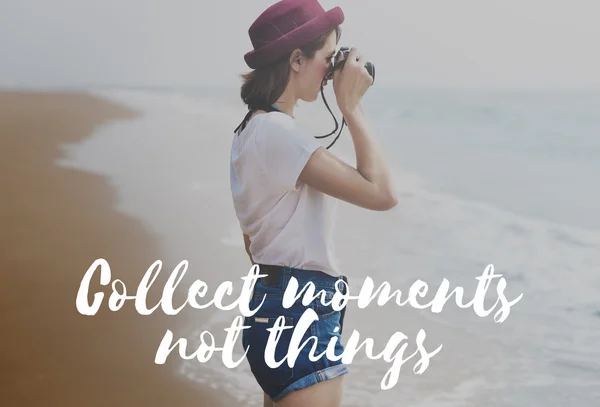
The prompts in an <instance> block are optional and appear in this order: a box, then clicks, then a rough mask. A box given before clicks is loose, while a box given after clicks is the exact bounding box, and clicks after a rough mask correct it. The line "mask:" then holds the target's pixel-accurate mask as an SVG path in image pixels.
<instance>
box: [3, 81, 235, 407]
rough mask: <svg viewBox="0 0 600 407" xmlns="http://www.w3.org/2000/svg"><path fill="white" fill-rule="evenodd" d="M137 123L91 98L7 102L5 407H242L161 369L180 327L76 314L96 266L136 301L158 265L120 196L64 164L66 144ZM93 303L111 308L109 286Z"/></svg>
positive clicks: (164, 321) (125, 312)
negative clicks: (160, 359) (158, 359)
mask: <svg viewBox="0 0 600 407" xmlns="http://www.w3.org/2000/svg"><path fill="white" fill-rule="evenodd" d="M136 114H137V113H136V112H135V111H132V110H130V109H127V108H124V107H122V106H118V105H115V104H112V103H109V102H107V101H104V100H100V99H97V98H94V97H91V96H88V95H85V94H75V93H43V92H41V93H34V92H13V91H4V92H0V222H1V228H2V232H1V233H0V327H1V335H0V405H2V406H11V407H12V406H40V405H44V406H48V407H50V406H57V407H58V406H60V407H65V406H78V407H79V406H86V407H92V406H220V405H235V404H236V403H234V402H232V401H231V400H229V399H227V398H225V396H224V395H222V394H215V393H214V392H212V391H210V390H207V389H203V388H200V387H198V385H195V384H191V383H189V382H187V381H185V380H183V379H182V378H180V377H179V376H178V375H176V374H174V372H173V370H174V366H175V365H174V364H173V363H174V362H177V361H178V360H174V359H175V358H170V359H169V360H168V361H167V363H166V364H165V365H156V364H154V356H155V353H156V349H157V347H158V344H159V343H160V340H161V339H162V336H163V335H164V333H165V330H166V329H167V328H172V327H173V325H175V324H176V323H177V321H178V318H179V316H177V317H168V318H166V317H165V316H164V314H160V313H155V314H153V315H150V316H140V315H139V314H138V313H137V312H136V311H135V309H134V308H133V304H129V303H128V304H126V305H125V306H124V307H123V308H122V309H121V310H120V311H118V312H112V311H110V310H109V309H108V306H107V305H106V300H107V298H105V299H104V302H103V305H102V307H101V308H100V311H99V312H98V313H97V314H96V315H95V316H83V315H81V314H79V312H78V311H77V309H76V307H75V298H76V295H77V291H78V288H79V284H80V283H81V279H82V277H83V275H84V273H85V272H86V270H87V269H88V267H89V266H90V265H91V264H92V263H93V262H94V260H95V259H97V258H105V259H106V260H107V261H108V262H109V263H110V266H111V269H112V274H113V278H119V279H121V280H123V282H124V283H125V284H126V286H127V288H128V290H129V292H128V294H129V295H133V294H134V293H135V292H134V290H135V288H136V287H137V285H138V284H139V282H140V280H141V278H142V276H143V274H144V273H145V272H146V270H147V268H148V267H149V266H150V265H151V264H152V263H153V262H154V261H155V260H157V259H160V258H161V253H160V249H159V247H158V242H157V241H156V239H155V238H154V237H153V236H152V235H151V234H150V233H148V231H147V230H145V229H144V227H143V226H142V224H141V223H140V222H139V221H137V220H135V219H132V218H129V217H127V216H124V215H122V214H120V213H117V212H116V211H115V210H114V209H113V205H114V202H115V191H114V189H113V188H112V187H111V186H110V185H108V183H107V182H106V180H105V179H104V178H103V177H100V176H97V175H94V174H90V173H84V172H79V171H75V170H72V169H67V168H63V167H60V166H58V165H56V164H55V163H56V160H57V159H58V158H59V157H60V154H61V150H60V145H61V144H62V143H72V142H77V141H79V140H81V139H83V138H84V137H86V136H88V135H89V134H90V133H91V132H92V131H93V130H94V129H95V128H96V127H97V126H99V125H101V124H103V123H106V122H107V121H113V120H127V119H130V118H133V117H135V116H136ZM173 266H174V265H167V264H165V269H170V270H172V269H173ZM163 274H164V276H161V278H162V279H165V278H166V277H168V274H167V273H163ZM161 278H159V281H157V282H156V284H155V287H156V289H154V290H152V291H151V294H152V298H154V299H155V298H157V295H160V294H161V293H160V291H159V290H160V289H162V285H161V284H160V283H161ZM153 288H154V287H153ZM94 292H104V293H106V294H105V297H107V296H108V293H110V286H109V287H100V286H99V285H98V279H97V277H96V279H94V283H93V284H92V288H91V289H90V300H91V294H93V293H94ZM151 304H153V303H151ZM181 318H184V316H183V315H182V316H181ZM173 356H177V355H173Z"/></svg>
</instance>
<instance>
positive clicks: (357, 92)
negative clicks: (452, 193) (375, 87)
mask: <svg viewBox="0 0 600 407" xmlns="http://www.w3.org/2000/svg"><path fill="white" fill-rule="evenodd" d="M343 59H344V53H343V52H340V54H339V55H338V57H337V61H335V62H336V63H338V62H339V61H341V60H343ZM366 63H367V59H366V58H365V57H364V56H361V55H360V54H359V53H358V50H357V49H356V48H352V49H351V50H350V53H349V54H348V58H347V60H346V62H344V66H343V68H342V69H336V70H335V71H334V72H333V90H334V92H335V97H336V99H337V104H338V107H339V108H340V111H341V112H342V115H344V116H349V115H351V114H352V113H354V111H355V110H356V108H357V106H358V105H359V103H360V100H361V99H362V97H363V96H364V94H365V93H366V92H367V90H368V89H369V88H370V87H371V85H372V84H373V78H372V77H371V75H370V74H369V71H367V69H366V68H365V65H366Z"/></svg>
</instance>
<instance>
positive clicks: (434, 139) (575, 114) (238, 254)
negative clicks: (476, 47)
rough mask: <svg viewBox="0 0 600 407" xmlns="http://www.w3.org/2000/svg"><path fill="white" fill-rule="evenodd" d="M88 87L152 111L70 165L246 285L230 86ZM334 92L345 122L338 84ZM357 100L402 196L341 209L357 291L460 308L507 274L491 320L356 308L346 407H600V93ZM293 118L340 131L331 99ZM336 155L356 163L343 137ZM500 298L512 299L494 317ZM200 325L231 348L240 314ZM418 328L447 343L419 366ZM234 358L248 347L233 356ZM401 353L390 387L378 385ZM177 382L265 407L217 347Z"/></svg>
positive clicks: (493, 293)
mask: <svg viewBox="0 0 600 407" xmlns="http://www.w3.org/2000/svg"><path fill="white" fill-rule="evenodd" d="M90 92H91V93H93V94H95V95H98V96H100V97H104V98H107V99H110V100H114V101H117V102H119V103H122V104H125V105H127V106H131V107H133V108H136V109H138V110H140V111H141V112H143V114H142V115H141V116H140V117H139V118H137V119H134V120H130V121H116V122H111V123H106V124H105V125H103V126H101V127H100V128H98V129H97V130H96V131H95V132H94V134H93V136H92V137H90V138H89V139H87V140H85V141H84V142H82V143H79V144H76V145H69V146H65V154H66V156H65V157H66V158H63V159H62V160H61V162H60V164H61V165H65V166H73V167H77V168H79V169H84V170H87V171H92V172H95V173H99V174H103V175H105V176H107V177H108V178H109V180H110V182H111V184H112V185H113V186H114V187H115V188H116V189H117V190H118V191H119V198H118V202H116V205H117V207H118V210H121V211H123V212H125V213H128V214H130V215H131V216H135V217H137V218H139V219H141V220H142V222H144V223H145V224H146V225H147V227H148V228H149V230H151V231H152V232H153V233H155V234H156V235H157V236H159V238H160V239H161V241H162V242H163V246H164V249H165V253H168V255H170V256H172V257H173V258H174V259H177V258H181V259H182V258H186V259H188V260H189V261H190V265H191V266H190V270H192V271H190V273H196V275H197V278H199V279H203V280H205V281H208V282H210V283H212V284H213V285H216V284H219V282H222V281H225V280H230V281H235V282H236V283H235V284H236V287H239V286H240V283H241V279H240V278H241V277H242V276H245V275H246V274H247V272H248V269H249V267H250V264H249V261H248V258H247V256H246V253H245V251H244V248H243V242H242V240H241V238H242V236H241V232H240V229H239V224H238V223H237V220H236V218H235V213H234V211H233V207H232V203H231V197H230V192H229V179H228V176H229V173H228V171H229V161H228V160H229V151H230V150H229V149H230V146H231V140H232V137H233V129H234V128H235V127H236V126H237V125H238V123H239V122H240V121H241V120H242V118H243V116H244V114H245V112H246V110H245V108H244V106H243V105H242V103H241V100H240V99H239V95H238V89H234V88H219V87H204V88H194V87H187V88H186V87H179V88H175V87H174V88H153V89H150V88H127V87H110V88H93V89H90ZM324 95H325V97H326V100H327V103H328V104H329V106H330V107H332V112H333V114H334V116H336V119H337V120H338V122H339V123H341V115H340V114H339V111H338V110H337V109H335V108H334V107H335V106H336V103H335V96H334V95H333V93H332V91H331V89H326V91H325V92H324ZM363 106H364V109H365V112H366V115H367V118H368V122H369V125H370V128H371V129H372V132H373V134H374V135H375V137H376V139H377V141H378V142H379V143H380V145H381V146H382V150H383V153H384V155H385V159H386V160H387V162H388V164H389V166H390V167H391V169H392V171H393V176H394V183H395V185H396V187H397V190H398V193H399V203H398V205H397V206H396V207H395V208H393V209H392V210H390V211H385V212H374V211H368V210H365V209H362V208H357V207H354V206H352V205H350V204H347V203H345V202H341V203H340V204H339V206H338V213H337V218H336V232H335V233H336V243H335V253H336V256H337V257H338V260H339V263H340V264H341V268H342V272H343V273H344V274H346V275H347V276H348V278H349V284H350V292H351V294H352V293H354V294H358V292H359V291H360V289H361V287H362V286H363V284H364V283H365V281H366V279H370V280H372V281H373V282H374V284H375V286H379V285H381V284H384V283H388V284H389V285H390V287H391V288H392V290H396V289H398V290H400V291H401V293H402V296H403V297H402V298H403V299H405V298H407V297H406V296H408V293H409V291H410V288H411V286H412V285H413V284H414V283H415V282H417V281H418V280H420V281H421V282H423V283H425V284H426V285H427V286H428V292H427V294H424V298H423V299H422V303H426V302H427V301H428V300H430V299H432V298H433V296H434V295H435V293H436V291H437V290H438V288H439V287H440V285H441V284H442V283H443V282H444V281H446V282H447V283H448V284H449V286H450V288H451V289H455V288H457V287H460V288H462V290H463V293H464V303H465V304H466V303H467V302H469V301H471V300H472V299H473V298H475V296H476V292H477V287H478V285H479V284H480V279H478V277H481V276H482V275H483V273H484V272H485V270H486V269H487V270H488V271H489V270H490V268H491V269H493V271H494V273H495V274H496V275H497V277H495V278H494V279H492V280H491V281H490V282H489V287H488V289H487V291H486V292H485V296H484V297H485V298H484V300H485V301H484V302H485V307H484V309H486V310H487V312H483V314H485V315H480V314H482V311H481V309H480V310H479V312H477V311H476V309H475V307H473V306H472V307H460V306H458V305H457V304H456V301H455V300H454V299H451V300H449V301H448V302H447V303H446V305H445V306H444V307H443V309H442V310H441V312H432V310H431V309H430V308H425V309H417V307H413V306H411V305H410V304H405V305H403V306H401V305H398V304H396V303H395V302H394V300H392V301H390V302H388V303H386V304H383V305H381V306H380V305H378V304H377V303H375V302H373V303H371V304H370V305H369V306H367V307H366V308H361V307H359V306H358V305H357V304H356V302H355V301H354V302H352V301H351V302H350V303H349V304H348V308H347V310H346V319H345V325H344V331H343V339H342V342H343V343H344V342H347V341H348V340H349V338H350V337H351V336H353V335H354V336H356V337H359V338H360V341H361V342H362V341H368V340H371V341H372V354H371V357H369V355H368V354H367V353H368V352H367V351H366V350H365V349H366V348H361V349H359V350H358V351H357V353H356V356H355V357H354V360H353V361H352V363H350V364H349V370H350V373H349V374H348V375H346V376H345V386H344V395H343V405H344V406H348V407H355V406H356V407H357V406H372V407H379V406H386V407H387V406H411V407H417V406H418V407H455V406H456V407H459V406H460V407H468V406H482V405H485V406H488V407H546V406H553V407H563V406H564V407H597V406H600V346H599V344H600V213H599V211H600V181H599V178H600V92H591V91H575V90H573V91H569V90H527V89H525V90H482V89H478V90H467V89H416V88H401V87H397V88H389V87H384V86H377V85H376V86H374V87H373V88H372V89H371V90H369V92H368V93H367V95H365V97H364V100H363ZM295 117H296V119H297V120H298V121H300V122H301V123H303V124H304V125H306V127H307V129H309V131H310V132H311V133H312V134H314V135H315V136H317V135H324V134H328V133H330V132H331V131H332V130H333V129H334V127H335V124H334V119H333V118H332V116H331V114H330V112H329V111H328V110H327V108H326V106H325V104H324V103H323V100H322V99H321V97H319V99H318V100H317V101H315V102H314V103H305V102H300V103H299V105H298V107H297V109H296V111H295ZM332 139H333V137H331V138H329V139H325V140H323V143H324V144H329V143H330V142H331V140H332ZM330 151H331V152H332V153H333V154H337V155H338V156H339V157H340V158H342V159H344V160H347V161H348V162H349V163H350V164H352V165H354V164H355V155H354V150H353V145H352V139H351V136H350V133H349V132H348V129H347V128H344V129H343V130H342V133H341V135H340V138H339V139H338V141H337V143H336V144H335V145H334V146H333V147H331V148H330ZM215 263H217V264H218V266H217V267H218V269H216V268H215V266H214V264H215ZM199 265H210V266H209V267H200V266H199ZM194 266H195V267H194ZM499 291H502V292H503V293H504V295H505V296H506V298H507V299H508V300H515V299H517V298H519V297H520V299H519V300H518V301H517V302H516V303H515V304H514V305H512V307H511V308H510V314H509V315H508V316H507V317H506V319H505V320H503V321H502V322H496V320H497V318H495V313H496V311H497V310H498V309H499V306H500V305H499V303H496V300H497V299H498V298H499V294H498V292H499ZM197 315H198V317H197V318H191V319H190V321H189V325H187V326H185V327H183V328H182V330H181V331H180V332H181V335H182V336H184V337H185V338H187V340H188V347H189V349H191V350H193V349H196V348H197V347H198V346H200V343H201V341H202V340H206V338H207V335H202V332H206V331H209V332H210V333H212V334H213V335H214V338H215V341H216V343H217V344H218V346H222V344H223V340H224V337H225V335H226V332H225V331H224V330H225V329H226V328H228V327H230V325H231V323H232V321H233V319H234V318H235V316H236V315H238V313H237V312H236V310H232V311H221V310H217V311H213V312H211V313H208V311H198V314H197ZM419 332H421V335H423V334H425V335H426V337H425V339H424V341H423V346H424V347H425V348H426V349H427V350H428V351H429V352H433V351H434V350H435V349H436V348H438V347H439V346H441V348H440V350H439V351H438V352H437V353H436V354H435V355H434V356H432V357H431V358H430V359H429V364H428V366H427V367H426V369H425V370H424V371H422V372H420V373H415V372H416V371H418V366H417V362H418V360H419V357H418V356H414V357H413V358H409V356H410V355H411V354H413V353H414V352H416V351H417V337H418V336H421V335H419ZM398 335H400V336H398ZM399 337H401V338H404V340H403V341H402V342H396V346H395V347H392V348H388V350H390V351H393V352H391V353H390V351H388V352H383V351H384V349H385V348H386V346H388V342H389V341H390V340H391V338H396V339H397V338H399ZM158 340H159V339H158V338H157V344H158ZM391 345H394V343H391ZM391 345H390V346H391ZM191 350H189V353H191ZM377 356H378V357H377ZM171 357H178V355H177V354H176V353H173V354H172V355H171ZM242 357H243V351H242V348H241V339H239V340H238V343H237V344H236V346H235V349H234V359H239V358H242ZM400 358H404V359H406V360H405V362H404V363H403V364H402V365H401V368H400V371H399V373H398V377H397V381H396V382H395V384H394V385H393V386H391V388H388V389H384V388H383V387H386V386H385V385H384V384H385V380H384V379H385V378H386V377H388V378H389V376H386V374H387V373H388V371H389V370H390V369H392V368H393V367H394V366H397V365H398V360H399V359H400ZM175 374H178V375H181V376H182V377H183V378H185V380H189V381H191V382H193V383H197V384H198V385H199V386H204V387H208V388H212V389H213V390H214V391H218V392H225V393H228V394H229V395H231V396H233V397H234V398H236V399H237V400H238V401H239V405H240V406H262V391H261V389H260V388H259V387H258V385H257V384H256V382H255V380H254V378H253V376H252V374H251V372H250V369H249V366H248V364H247V363H245V362H242V363H241V364H239V365H238V366H237V367H235V368H228V367H226V366H225V365H224V363H223V361H222V360H221V357H220V355H219V353H218V352H216V353H215V354H214V356H213V357H212V358H210V360H208V361H206V362H200V361H198V360H195V359H190V360H184V359H182V360H181V363H180V364H179V368H178V370H177V372H175Z"/></svg>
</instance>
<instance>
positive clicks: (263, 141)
mask: <svg viewBox="0 0 600 407" xmlns="http://www.w3.org/2000/svg"><path fill="white" fill-rule="evenodd" d="M343 21H344V14H343V12H342V10H341V9H340V8H339V7H335V8H333V9H331V10H329V11H325V10H324V9H323V8H322V6H321V5H320V4H319V3H318V0H282V1H279V2H278V3H276V4H274V5H272V6H271V7H269V8H267V9H266V10H265V11H264V12H263V13H262V14H261V15H260V16H259V17H258V18H257V19H256V21H255V22H254V23H253V24H252V26H251V27H250V30H249V34H250V39H251V41H252V44H253V47H254V49H253V50H252V51H250V52H249V53H247V54H246V55H245V61H246V63H247V64H248V66H249V67H250V68H251V69H252V71H251V72H250V73H248V74H246V75H244V76H243V78H244V83H243V85H242V89H241V97H242V100H243V101H244V103H245V104H247V105H248V109H249V112H248V115H247V116H246V117H245V118H244V120H243V122H242V123H241V124H240V126H239V127H238V129H236V133H235V135H234V138H233V142H232V147H231V157H230V158H231V167H230V168H231V191H232V196H233V202H234V207H235V211H236V215H237V217H238V220H239V222H240V226H241V229H242V232H243V234H244V241H245V243H246V251H247V253H248V255H249V256H250V260H251V262H252V263H253V264H257V265H258V266H259V268H260V269H259V271H260V274H263V275H266V277H263V278H261V279H259V280H258V282H257V284H256V285H255V291H254V294H253V297H252V300H251V305H250V306H251V309H254V308H256V307H257V306H258V305H260V307H259V310H258V312H257V313H256V314H255V315H254V316H252V317H247V318H246V320H245V325H246V326H249V327H250V328H249V329H245V330H244V331H243V335H242V344H243V347H244V349H245V350H246V349H247V354H246V357H247V360H248V362H249V364H250V367H251V370H252V373H253V375H254V377H255V378H256V380H257V382H258V384H259V385H260V386H261V388H262V390H263V391H264V405H265V406H273V405H275V406H281V407H298V406H327V407H335V406H339V405H340V403H341V398H342V379H343V375H344V374H346V373H348V367H347V366H346V365H345V364H343V363H342V362H341V361H340V360H336V358H328V357H327V356H325V355H323V356H322V357H321V358H319V359H318V360H315V359H314V357H312V356H311V354H312V355H315V356H316V355H321V354H324V352H325V351H326V350H327V348H328V346H329V347H331V346H332V345H330V343H331V344H334V345H335V346H334V350H335V355H340V354H341V353H342V352H343V350H344V348H343V346H342V344H341V343H340V338H341V336H340V334H341V332H342V327H343V319H344V309H343V310H341V311H338V310H334V309H333V307H332V305H330V304H329V303H330V301H331V299H332V297H333V295H334V293H335V292H336V290H338V291H340V292H346V291H345V290H347V287H346V282H347V279H346V278H345V276H344V275H343V274H342V273H341V272H340V270H339V268H338V266H337V264H336V261H335V256H334V253H333V244H332V240H331V239H332V231H333V223H334V213H335V207H336V204H337V201H338V200H343V201H346V202H349V203H351V204H354V205H357V206H360V207H362V208H366V209H370V210H377V211H384V210H389V209H391V208H393V207H394V206H395V205H396V202H397V198H396V194H395V191H394V187H393V184H392V180H391V177H390V172H389V170H388V166H387V164H386V161H385V158H384V157H383V154H382V151H381V148H380V146H379V144H378V143H377V141H376V139H375V138H374V137H373V135H372V134H371V132H370V129H369V128H368V126H367V122H366V119H365V115H364V112H363V110H362V108H361V98H362V97H363V95H364V94H365V92H366V91H367V90H368V88H369V87H370V86H371V85H372V83H373V79H372V77H371V76H370V74H369V72H368V71H367V69H365V63H366V61H365V59H364V57H363V56H362V55H361V54H360V53H359V51H358V50H357V49H355V48H353V49H352V50H351V51H350V54H349V55H348V58H347V61H346V62H345V66H344V67H343V69H341V70H337V71H335V73H334V76H333V87H334V92H335V96H336V101H337V104H338V107H339V109H340V111H341V113H342V114H343V117H344V119H345V121H346V124H347V126H348V130H349V132H350V134H351V136H352V140H353V142H354V147H355V151H356V160H357V168H354V167H352V166H350V165H348V164H347V163H345V162H344V161H341V160H339V159H338V158H336V157H335V156H334V155H332V154H331V153H329V151H328V150H327V149H326V148H324V147H323V146H322V145H321V143H319V142H318V141H317V140H315V138H314V137H313V136H311V135H310V134H309V133H308V132H307V130H306V129H304V128H303V127H302V126H301V125H300V124H298V123H297V122H296V121H295V119H294V107H295V105H296V103H297V101H298V100H303V101H306V102H313V101H315V100H316V99H317V97H318V95H319V91H320V89H321V85H322V84H324V85H326V84H327V79H326V76H327V73H328V69H329V68H330V66H331V63H332V58H333V56H334V54H335V51H336V46H337V43H338V41H339V38H340V32H341V30H340V27H339V26H340V24H341V23H342V22H343ZM342 56H343V54H342ZM292 277H293V278H295V279H296V280H297V281H298V285H299V291H300V290H302V288H304V287H305V285H306V284H308V283H312V284H313V285H314V287H315V293H318V292H320V291H322V292H323V293H324V298H321V297H317V298H316V299H315V300H314V301H313V302H311V303H310V304H308V305H303V304H302V302H301V298H302V297H300V299H299V300H298V301H297V302H296V303H295V304H293V305H292V306H291V307H289V308H285V307H283V305H282V298H283V293H284V291H285V289H286V287H287V285H288V283H289V282H290V280H291V279H292ZM340 280H342V281H340ZM308 308H310V309H311V310H312V311H314V314H313V315H316V317H315V320H314V321H313V322H311V323H310V327H309V329H307V330H306V332H305V333H304V336H303V338H302V340H301V342H300V344H302V343H304V342H305V341H307V340H308V342H307V343H306V344H305V346H304V347H303V348H302V349H301V350H300V352H299V354H298V355H297V358H296V360H295V363H294V366H293V367H290V366H289V365H288V363H287V361H283V363H282V364H280V365H279V367H276V368H272V367H270V366H269V365H268V364H267V362H266V360H265V356H266V353H267V352H266V351H268V349H266V348H267V343H268V340H269V334H270V333H269V332H270V331H268V330H267V329H268V328H272V327H273V326H274V325H275V321H276V320H277V318H278V317H279V316H284V317H285V325H286V326H291V327H294V326H296V324H297V323H298V321H299V320H300V317H301V316H302V315H303V314H304V312H305V311H306V310H307V309H308ZM293 331H294V330H293V329H283V330H282V332H281V335H280V337H279V338H278V341H277V345H276V348H275V351H274V360H275V361H276V362H279V361H281V360H283V359H284V358H285V357H286V355H288V350H289V349H288V347H289V345H290V341H291V338H292V334H293ZM311 337H313V338H312V339H310V338H311ZM309 339H310V340H309Z"/></svg>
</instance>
